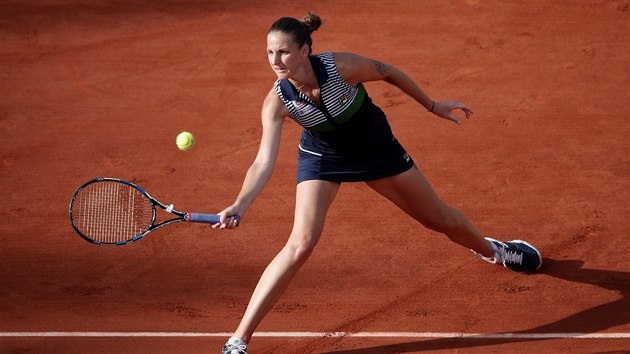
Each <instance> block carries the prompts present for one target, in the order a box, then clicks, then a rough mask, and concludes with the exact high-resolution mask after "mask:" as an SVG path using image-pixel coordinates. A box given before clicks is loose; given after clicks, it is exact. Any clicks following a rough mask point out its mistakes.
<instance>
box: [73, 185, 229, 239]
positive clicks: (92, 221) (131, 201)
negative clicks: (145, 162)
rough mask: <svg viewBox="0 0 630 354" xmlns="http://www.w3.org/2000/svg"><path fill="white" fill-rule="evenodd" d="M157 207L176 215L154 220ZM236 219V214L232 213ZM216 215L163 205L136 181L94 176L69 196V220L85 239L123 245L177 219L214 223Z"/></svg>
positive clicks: (178, 220)
mask: <svg viewBox="0 0 630 354" xmlns="http://www.w3.org/2000/svg"><path fill="white" fill-rule="evenodd" d="M157 207H160V208H161V209H162V210H164V211H166V212H168V213H170V214H172V215H173V216H175V217H174V218H172V219H168V220H165V221H162V222H161V223H159V224H156V218H157V210H156V209H157ZM234 218H236V219H237V220H238V219H239V217H238V216H234ZM219 219H220V217H219V215H215V214H195V213H184V212H181V211H177V210H174V209H173V205H172V204H171V205H169V206H166V205H164V204H162V203H160V202H159V201H157V200H156V199H155V198H153V197H152V196H151V195H149V193H147V192H146V191H145V190H144V189H142V188H140V187H138V186H136V185H135V184H133V183H131V182H128V181H124V180H121V179H117V178H96V179H93V180H91V181H88V182H86V183H84V184H83V185H82V186H81V187H79V188H78V189H77V190H76V192H74V195H73V196H72V199H71V200H70V222H71V223H72V227H73V228H74V229H75V230H76V232H77V233H78V234H79V236H81V237H82V238H84V239H85V240H87V241H89V242H92V243H95V244H99V245H102V244H104V245H125V244H128V243H130V242H133V241H137V240H139V239H141V238H142V237H144V236H146V235H147V234H148V233H150V232H151V231H153V230H155V229H158V228H160V227H162V226H165V225H168V224H172V223H175V222H180V221H190V222H197V223H205V224H216V223H218V222H219Z"/></svg>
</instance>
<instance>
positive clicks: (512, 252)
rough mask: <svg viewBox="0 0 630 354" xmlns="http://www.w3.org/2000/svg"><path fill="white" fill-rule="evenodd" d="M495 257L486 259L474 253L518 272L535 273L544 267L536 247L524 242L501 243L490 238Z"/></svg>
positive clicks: (487, 238)
mask: <svg viewBox="0 0 630 354" xmlns="http://www.w3.org/2000/svg"><path fill="white" fill-rule="evenodd" d="M486 240H488V241H490V243H492V249H493V250H494V257H484V256H482V255H480V254H479V253H477V252H475V251H473V253H475V254H476V255H477V256H479V258H481V259H483V260H484V261H486V262H490V263H495V264H503V266H504V267H506V268H508V269H511V270H514V271H517V272H533V271H536V270H537V269H538V268H540V266H542V256H541V255H540V252H539V251H538V250H537V249H536V247H534V246H532V245H531V244H530V243H528V242H526V241H523V240H513V241H508V242H501V241H498V240H495V239H493V238H490V237H486Z"/></svg>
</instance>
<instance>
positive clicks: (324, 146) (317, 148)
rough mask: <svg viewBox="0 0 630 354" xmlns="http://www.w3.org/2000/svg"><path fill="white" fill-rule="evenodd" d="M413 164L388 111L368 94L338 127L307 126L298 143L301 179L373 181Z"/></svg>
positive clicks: (399, 171) (401, 170)
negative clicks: (316, 129)
mask: <svg viewBox="0 0 630 354" xmlns="http://www.w3.org/2000/svg"><path fill="white" fill-rule="evenodd" d="M413 166H414V162H413V159H412V158H411V157H410V156H409V154H407V152H406V151H405V149H404V148H403V147H402V145H400V143H399V142H398V140H396V138H395V137H394V135H393V133H392V130H391V127H390V125H389V123H388V122H387V117H386V116H385V113H383V111H382V110H381V109H380V108H379V107H377V106H376V105H374V103H372V100H371V99H370V98H369V97H366V98H365V101H364V102H363V105H362V106H361V108H360V109H359V111H357V113H356V114H355V115H354V117H352V118H351V119H350V120H348V121H347V122H345V123H343V124H342V125H341V126H339V127H337V128H336V129H334V130H332V131H329V132H313V131H310V130H308V129H306V128H305V129H303V131H302V136H301V138H300V144H299V146H298V172H297V183H298V184H299V183H300V182H303V181H308V180H325V181H334V182H339V183H341V182H364V181H373V180H376V179H381V178H385V177H391V176H395V175H397V174H400V173H402V172H405V171H407V170H409V169H410V168H411V167H413Z"/></svg>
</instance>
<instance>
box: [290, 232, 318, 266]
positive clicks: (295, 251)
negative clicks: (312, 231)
mask: <svg viewBox="0 0 630 354" xmlns="http://www.w3.org/2000/svg"><path fill="white" fill-rule="evenodd" d="M315 245H316V243H315V242H313V241H312V238H310V237H304V238H300V240H299V241H291V242H289V243H287V245H286V246H285V250H286V251H287V252H288V253H289V255H290V257H291V262H292V263H294V264H297V265H302V264H304V263H305V262H306V261H307V260H308V258H309V257H310V256H311V254H313V250H314V249H315Z"/></svg>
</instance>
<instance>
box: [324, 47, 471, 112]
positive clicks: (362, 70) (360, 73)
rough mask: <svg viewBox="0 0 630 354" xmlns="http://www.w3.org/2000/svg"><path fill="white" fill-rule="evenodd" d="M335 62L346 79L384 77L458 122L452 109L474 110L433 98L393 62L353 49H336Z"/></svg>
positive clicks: (357, 81)
mask: <svg viewBox="0 0 630 354" xmlns="http://www.w3.org/2000/svg"><path fill="white" fill-rule="evenodd" d="M335 63H336V64H337V70H338V71H339V74H340V75H341V77H342V78H343V79H344V80H346V81H347V82H348V83H350V84H352V85H357V84H358V83H360V82H369V81H379V80H380V81H385V82H387V83H389V84H392V85H394V86H396V87H398V88H399V89H400V90H402V91H403V92H405V93H406V94H407V95H409V96H410V97H411V98H413V99H414V100H416V101H417V102H418V103H419V104H421V105H422V106H423V107H424V108H426V109H427V110H428V111H431V112H432V113H434V114H435V115H437V116H439V117H442V118H445V119H448V120H451V121H453V122H455V123H457V124H460V121H459V119H458V118H457V117H456V116H455V115H453V113H452V112H453V110H455V109H461V110H462V111H463V112H464V114H465V115H466V118H470V116H471V115H472V114H473V111H472V110H471V109H470V108H469V107H468V106H467V105H465V104H463V103H461V102H457V101H444V102H437V101H434V100H432V99H431V98H430V97H429V96H428V95H427V94H426V93H425V92H424V91H423V90H422V89H421V88H420V87H419V86H418V84H416V82H415V81H413V79H411V77H409V75H407V74H406V73H404V72H403V71H402V70H400V69H398V68H397V67H395V66H393V65H390V64H386V63H383V62H380V61H378V60H374V59H369V58H365V57H362V56H360V55H357V54H353V53H335Z"/></svg>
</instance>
